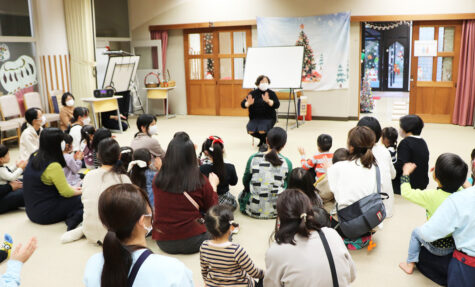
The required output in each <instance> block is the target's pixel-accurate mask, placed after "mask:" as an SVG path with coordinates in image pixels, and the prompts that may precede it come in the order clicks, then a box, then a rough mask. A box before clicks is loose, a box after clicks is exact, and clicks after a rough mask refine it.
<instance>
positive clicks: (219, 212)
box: [205, 204, 239, 238]
mask: <svg viewBox="0 0 475 287" xmlns="http://www.w3.org/2000/svg"><path fill="white" fill-rule="evenodd" d="M205 226H206V229H208V232H209V233H210V234H211V235H212V236H213V238H220V237H223V236H224V235H226V233H227V232H228V230H229V228H230V227H231V226H234V227H238V226H239V224H237V223H235V222H234V214H233V210H232V208H231V206H229V205H226V204H219V205H215V206H213V207H211V208H210V209H209V210H208V212H207V213H206V215H205Z"/></svg>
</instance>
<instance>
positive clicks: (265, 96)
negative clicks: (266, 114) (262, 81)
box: [262, 92, 274, 107]
mask: <svg viewBox="0 0 475 287" xmlns="http://www.w3.org/2000/svg"><path fill="white" fill-rule="evenodd" d="M262 100H264V102H266V103H267V104H268V105H269V106H271V107H272V106H273V105H274V101H273V100H271V99H270V98H269V92H265V93H264V94H263V95H262Z"/></svg>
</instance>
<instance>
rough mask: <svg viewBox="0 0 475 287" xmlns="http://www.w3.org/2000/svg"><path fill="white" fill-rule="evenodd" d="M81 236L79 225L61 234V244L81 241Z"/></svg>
mask: <svg viewBox="0 0 475 287" xmlns="http://www.w3.org/2000/svg"><path fill="white" fill-rule="evenodd" d="M83 236H84V233H83V231H82V225H79V226H78V227H76V228H75V229H73V230H70V231H67V232H65V233H63V235H61V243H63V244H65V243H70V242H73V241H76V240H79V239H81V238H82V237H83Z"/></svg>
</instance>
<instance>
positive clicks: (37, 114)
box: [18, 108, 46, 160]
mask: <svg viewBox="0 0 475 287" xmlns="http://www.w3.org/2000/svg"><path fill="white" fill-rule="evenodd" d="M25 120H26V122H25V123H23V125H22V127H21V137H20V158H19V159H18V160H28V159H29V158H30V155H31V154H32V153H33V152H34V151H36V150H38V148H39V147H40V133H41V131H42V130H43V128H42V127H43V126H44V125H45V124H46V118H45V116H43V113H42V112H41V110H40V109H38V108H30V109H28V110H26V112H25Z"/></svg>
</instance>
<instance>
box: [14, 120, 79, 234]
mask: <svg viewBox="0 0 475 287" xmlns="http://www.w3.org/2000/svg"><path fill="white" fill-rule="evenodd" d="M63 138H64V133H63V132H62V131H61V130H60V129H58V128H46V129H44V130H43V131H42V132H41V136H40V148H39V150H38V151H37V152H35V153H33V154H32V155H31V157H30V160H29V161H28V165H27V166H26V168H25V171H24V173H23V194H24V198H25V206H26V214H27V215H28V218H30V220H31V221H33V222H35V223H38V224H52V223H57V222H60V221H63V220H64V221H66V225H67V226H68V230H72V229H74V228H75V227H76V226H78V224H79V223H81V222H82V214H83V206H82V203H81V197H80V195H81V193H82V192H81V189H80V188H77V187H71V186H70V185H69V184H68V182H67V180H66V176H65V175H64V171H63V167H65V166H66V162H65V161H64V156H63V152H62V150H61V142H62V141H63Z"/></svg>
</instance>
